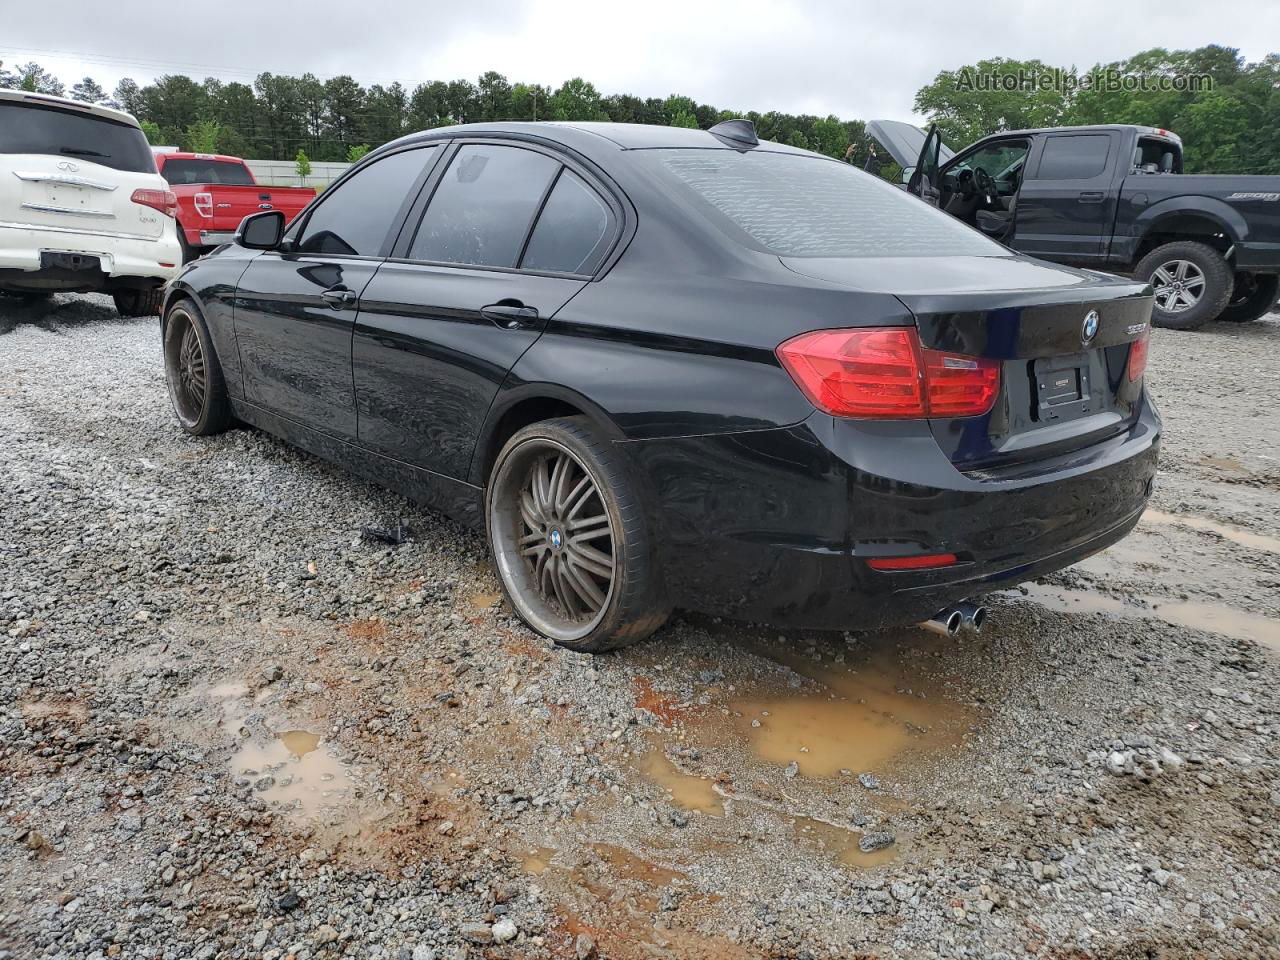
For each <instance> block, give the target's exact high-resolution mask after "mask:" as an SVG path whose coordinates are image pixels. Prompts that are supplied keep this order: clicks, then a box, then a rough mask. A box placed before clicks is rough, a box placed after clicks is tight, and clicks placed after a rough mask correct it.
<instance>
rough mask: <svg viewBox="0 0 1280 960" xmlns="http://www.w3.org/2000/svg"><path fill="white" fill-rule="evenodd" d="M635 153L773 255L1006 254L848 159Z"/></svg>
mask: <svg viewBox="0 0 1280 960" xmlns="http://www.w3.org/2000/svg"><path fill="white" fill-rule="evenodd" d="M644 153H645V154H648V155H649V157H648V158H647V159H644V162H648V163H650V164H653V165H655V166H656V168H657V170H658V171H659V175H660V176H662V177H664V178H666V179H667V180H668V181H669V182H671V183H674V184H676V185H678V188H679V189H680V190H681V191H682V192H683V193H684V194H685V196H686V197H687V198H689V199H691V200H693V204H692V205H693V206H694V207H696V208H698V209H700V210H701V211H702V212H703V214H704V215H706V216H707V217H708V219H710V220H711V221H712V222H714V223H716V225H717V226H719V227H720V228H721V229H723V230H725V231H726V232H727V233H729V234H730V235H731V236H735V237H737V239H739V240H740V241H742V242H744V243H746V244H747V245H748V246H753V247H756V248H757V249H762V250H765V251H767V252H769V253H772V254H775V255H776V256H780V257H915V256H919V257H928V256H987V257H990V256H1007V255H1009V251H1008V250H1006V249H1005V248H1004V247H1002V246H1000V245H999V244H997V243H995V242H994V241H992V240H988V239H987V238H986V237H984V236H982V235H981V234H980V233H978V232H977V231H975V230H973V229H971V228H970V227H967V226H965V225H964V224H963V223H961V222H960V221H959V220H956V219H954V218H953V217H951V216H949V215H947V214H945V213H943V212H941V211H940V210H938V209H937V208H935V207H931V206H929V205H928V204H926V203H924V202H923V201H921V200H919V199H918V198H916V197H914V196H912V195H910V194H908V193H907V192H906V191H904V190H902V189H900V188H899V187H896V186H894V185H893V184H890V183H888V182H886V181H884V180H881V179H880V178H879V177H876V176H873V175H871V174H869V173H863V172H862V171H861V170H857V169H855V168H854V167H852V166H850V165H849V164H847V163H839V162H837V161H835V160H826V159H823V158H822V157H817V156H812V155H805V154H791V153H771V152H768V151H764V150H753V151H750V152H747V153H739V152H738V151H736V150H693V149H682V150H647V151H644Z"/></svg>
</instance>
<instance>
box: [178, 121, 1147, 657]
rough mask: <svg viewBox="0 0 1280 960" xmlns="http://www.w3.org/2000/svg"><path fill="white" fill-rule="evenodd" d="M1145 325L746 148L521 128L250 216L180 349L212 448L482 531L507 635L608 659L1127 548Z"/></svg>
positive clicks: (870, 615) (892, 607)
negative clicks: (662, 639)
mask: <svg viewBox="0 0 1280 960" xmlns="http://www.w3.org/2000/svg"><path fill="white" fill-rule="evenodd" d="M1150 314H1151V294H1150V290H1149V288H1148V287H1146V286H1145V285H1144V284H1141V283H1135V282H1132V281H1128V280H1121V279H1118V278H1115V277H1111V276H1107V275H1105V274H1101V273H1096V272H1093V271H1089V270H1077V269H1072V268H1069V267H1063V266H1057V265H1053V264H1049V263H1044V262H1041V261H1037V260H1033V259H1030V258H1027V257H1024V256H1019V255H1017V254H1014V253H1012V252H1011V251H1009V250H1008V249H1006V248H1005V247H1003V246H1000V245H999V244H997V243H995V242H993V241H991V240H989V239H987V238H985V237H983V236H982V235H981V234H979V233H977V232H976V231H974V230H972V229H970V228H969V227H967V226H965V225H963V224H961V223H959V222H958V221H956V220H954V219H952V218H951V217H949V216H947V215H946V214H945V213H942V212H940V211H938V210H936V209H934V208H932V207H930V206H928V205H927V204H925V203H922V202H921V201H919V200H918V199H916V198H915V197H913V196H910V195H908V194H906V193H904V192H903V191H901V190H899V189H896V188H895V187H893V186H892V185H890V184H888V183H886V182H884V181H882V180H880V179H878V178H876V177H874V176H871V175H869V174H866V173H863V172H861V171H859V170H856V169H854V168H853V167H851V166H849V165H847V164H843V163H839V162H837V161H834V160H831V159H829V158H826V157H823V156H819V155H817V154H813V153H809V152H806V151H804V150H798V149H794V148H791V147H786V146H781V145H778V144H774V143H765V142H759V141H758V140H757V139H756V136H755V134H754V131H753V130H752V128H751V126H750V124H749V123H747V122H746V121H728V122H726V123H722V124H720V125H718V126H717V127H714V128H712V129H711V130H705V131H704V130H687V129H675V128H664V127H652V126H632V125H624V124H593V123H572V124H548V123H538V124H529V123H495V124H483V125H469V126H459V127H451V128H444V129H437V130H432V131H429V132H426V133H422V134H416V135H412V136H409V137H405V138H403V139H401V140H397V141H395V142H394V143H390V144H387V145H386V146H384V147H382V148H380V149H378V150H376V151H374V152H373V153H371V154H369V155H368V156H367V157H365V158H364V159H363V160H362V161H361V162H360V163H359V164H357V165H356V166H355V167H354V168H352V169H351V170H350V171H349V172H348V173H347V174H346V175H345V176H344V177H343V178H342V179H341V180H340V181H339V182H338V183H337V184H336V185H334V186H333V187H331V188H330V189H329V190H327V191H326V192H325V193H324V194H322V195H321V196H320V197H319V198H318V199H317V200H316V201H315V202H314V203H313V204H312V205H311V206H310V207H309V208H308V210H307V211H306V212H305V213H303V214H302V215H301V216H299V217H298V218H297V219H296V220H295V221H294V222H293V223H292V224H291V225H290V226H289V229H288V230H284V229H283V217H282V216H281V215H279V214H278V213H276V212H266V213H260V214H255V215H254V216H251V217H249V218H247V219H246V220H245V222H244V223H243V225H242V226H241V228H240V231H239V233H238V234H237V241H236V243H234V244H230V245H227V246H224V247H222V248H220V249H219V250H217V251H216V252H214V253H213V254H211V255H210V256H207V257H204V258H202V259H200V260H197V261H195V262H193V263H191V264H190V265H188V266H187V267H186V268H185V270H184V271H183V272H182V273H181V274H180V275H179V276H178V277H177V279H175V280H174V281H173V282H172V283H171V285H170V288H169V290H168V293H167V297H166V301H165V309H164V313H163V320H162V330H163V343H164V358H165V372H166V374H167V378H168V383H169V390H170V394H171V397H172V400H173V406H174V408H175V411H176V413H177V417H178V420H179V421H180V422H181V424H182V426H183V428H184V429H186V430H187V431H189V432H190V433H193V434H210V433H214V432H216V431H219V430H223V429H225V428H227V427H228V426H229V425H231V424H232V423H234V422H236V421H240V422H244V423H247V424H251V425H253V426H255V427H258V428H260V429H262V430H266V431H269V432H271V433H273V434H276V435H278V436H279V437H282V438H283V439H285V440H286V441H288V442H289V443H292V444H295V445H297V446H299V447H301V448H304V449H306V450H308V451H311V452H312V453H314V454H316V455H318V456H320V457H324V458H327V459H330V460H333V461H337V462H339V463H341V464H343V465H345V466H346V467H347V468H349V469H350V470H353V471H356V472H358V473H360V474H362V475H364V476H366V477H368V478H371V479H373V480H374V481H376V482H378V483H381V484H384V485H385V486H387V487H390V488H393V489H395V490H398V491H401V492H403V493H405V494H406V495H408V496H410V497H412V498H414V499H416V500H418V501H420V502H422V503H424V504H427V505H429V506H431V507H434V508H436V509H438V510H440V511H442V512H444V513H447V514H449V515H451V516H454V517H456V518H459V519H461V520H463V521H465V522H467V523H469V524H471V525H473V526H474V527H476V528H478V529H482V530H484V531H485V532H486V534H487V536H488V539H489V544H490V546H491V548H492V553H493V557H494V562H495V566H496V569H497V574H498V577H499V579H500V580H501V583H502V587H503V589H504V591H505V592H506V597H507V599H508V601H509V602H510V605H511V607H512V609H513V610H515V611H516V613H518V614H519V615H520V617H521V618H523V619H524V621H525V622H527V623H528V624H529V625H530V626H531V627H532V628H533V629H535V630H537V631H539V632H540V633H542V634H544V635H546V636H547V637H551V638H553V639H554V640H556V641H558V642H560V643H562V644H565V645H566V646H571V647H574V648H577V649H581V650H590V651H598V650H604V649H607V648H610V647H616V646H620V645H622V644H625V643H629V642H632V641H635V640H638V639H640V638H642V637H644V636H646V635H647V634H649V633H651V632H652V631H654V630H655V629H657V628H658V627H659V626H660V625H661V624H662V623H663V621H664V619H665V618H666V617H667V616H668V614H669V612H670V611H671V609H672V608H673V607H680V608H686V609H693V610H698V611H705V612H709V613H714V614H721V615H727V616H732V617H737V618H742V619H752V620H763V621H769V622H772V623H775V624H779V625H789V626H804V627H813V628H836V629H867V628H875V627H882V626H889V625H897V624H908V623H914V622H919V621H924V620H927V619H929V618H930V617H931V616H933V615H934V614H936V613H937V612H938V611H939V610H944V611H945V610H949V609H950V608H951V607H952V605H954V604H956V603H958V602H960V601H962V600H964V599H966V598H969V597H972V596H975V595H980V594H982V593H985V592H988V591H991V590H993V589H996V588H1000V587H1007V586H1010V585H1013V584H1016V583H1018V582H1020V581H1025V580H1028V579H1031V578H1034V577H1038V576H1041V575H1043V574H1045V573H1048V572H1050V571H1053V570H1057V569H1059V568H1061V567H1065V566H1067V565H1068V564H1072V563H1075V562H1076V561H1078V560H1080V559H1082V558H1084V557H1086V556H1088V555H1090V554H1092V553H1095V552H1097V551H1099V550H1102V549H1103V548H1105V547H1107V546H1109V545H1110V544H1112V543H1114V542H1115V541H1116V540H1118V539H1120V538H1121V537H1123V536H1124V535H1125V534H1126V533H1127V532H1128V531H1129V530H1130V529H1131V528H1132V527H1133V526H1134V524H1135V523H1136V522H1137V520H1138V517H1139V515H1140V514H1141V513H1142V511H1143V508H1144V506H1145V504H1146V501H1147V498H1148V496H1149V494H1150V491H1151V485H1152V481H1153V477H1154V475H1155V471H1156V457H1157V451H1158V448H1159V437H1160V420H1159V417H1158V415H1157V412H1156V410H1155V407H1154V406H1153V404H1152V402H1151V399H1150V397H1149V396H1148V394H1147V392H1146V390H1145V388H1144V386H1143V369H1144V367H1145V363H1146V357H1147V336H1148V320H1149V317H1150Z"/></svg>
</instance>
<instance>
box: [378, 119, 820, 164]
mask: <svg viewBox="0 0 1280 960" xmlns="http://www.w3.org/2000/svg"><path fill="white" fill-rule="evenodd" d="M485 134H497V135H503V134H506V135H513V134H514V135H518V136H527V137H536V138H538V139H543V140H552V141H555V142H557V143H561V144H563V145H564V146H567V147H571V148H575V149H580V150H583V151H584V152H591V150H592V148H594V149H597V150H598V149H600V148H602V147H604V148H612V149H615V150H653V149H663V148H666V149H672V148H675V149H679V148H685V149H704V150H707V149H710V150H733V149H742V148H741V147H736V148H735V147H734V145H733V144H732V143H729V142H727V141H725V140H722V139H721V138H720V137H717V136H716V135H715V134H713V133H711V132H709V131H707V130H699V129H694V128H690V127H662V126H657V125H655V124H649V123H604V122H595V121H580V120H573V121H561V120H539V121H522V120H502V121H494V122H490V123H462V124H456V125H454V126H449V127H432V128H431V129H429V130H423V131H421V132H419V133H411V134H409V135H408V136H405V137H401V138H400V139H399V140H393V141H392V142H391V143H387V144H383V145H382V146H380V147H378V148H377V150H376V151H373V152H376V153H381V152H382V151H384V150H386V149H388V148H389V147H393V146H405V145H407V144H410V143H419V142H427V141H431V140H444V139H450V138H454V137H474V136H483V135H485ZM751 149H754V150H763V151H766V152H769V153H799V154H809V155H814V156H821V154H813V153H812V151H809V150H802V149H800V148H799V147H793V146H790V145H788V144H785V143H774V142H773V141H769V140H762V141H761V142H760V145H759V146H758V147H754V148H751Z"/></svg>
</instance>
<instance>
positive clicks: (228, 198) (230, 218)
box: [156, 153, 316, 263]
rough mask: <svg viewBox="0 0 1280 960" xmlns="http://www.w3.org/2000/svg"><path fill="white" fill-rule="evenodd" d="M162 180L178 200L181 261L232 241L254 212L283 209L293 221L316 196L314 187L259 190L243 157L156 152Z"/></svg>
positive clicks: (260, 187) (262, 188)
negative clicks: (246, 218)
mask: <svg viewBox="0 0 1280 960" xmlns="http://www.w3.org/2000/svg"><path fill="white" fill-rule="evenodd" d="M156 166H157V167H159V168H160V176H162V177H164V179H165V180H167V181H168V182H169V188H170V189H171V190H172V191H173V193H174V195H175V196H177V198H178V239H179V240H180V241H181V242H182V262H183V263H186V262H187V261H188V260H194V259H195V258H196V257H198V256H200V254H202V253H205V252H206V251H208V250H209V249H211V248H212V247H216V246H218V245H219V244H223V243H230V242H231V240H232V238H233V237H234V236H235V232H236V228H237V227H239V226H240V221H241V220H243V219H244V218H245V217H247V216H248V215H249V214H251V213H258V212H259V211H262V210H280V211H281V212H283V213H284V217H285V222H286V223H288V222H289V221H291V220H293V218H294V217H296V216H297V215H298V214H300V213H301V212H302V211H303V209H304V208H305V207H306V205H307V204H309V203H310V202H311V201H312V200H313V199H314V198H315V195H316V192H315V190H314V189H312V188H311V187H267V186H260V185H259V184H258V183H257V182H256V181H255V180H254V179H253V174H252V173H251V172H250V170H249V167H248V166H247V165H246V164H245V162H244V161H243V160H241V159H240V158H239V157H224V156H220V155H218V154H213V153H157V154H156Z"/></svg>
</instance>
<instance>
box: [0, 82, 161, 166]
mask: <svg viewBox="0 0 1280 960" xmlns="http://www.w3.org/2000/svg"><path fill="white" fill-rule="evenodd" d="M0 153H40V154H48V155H51V156H56V157H66V158H67V159H69V160H72V161H73V162H74V161H81V160H82V161H85V162H87V163H97V164H101V165H102V166H104V167H110V168H111V169H113V170H123V171H125V172H128V173H155V172H156V160H155V157H154V156H153V155H152V153H151V147H150V145H148V143H147V138H146V137H145V136H143V133H142V131H141V130H139V129H138V128H137V127H135V126H133V125H132V124H128V123H118V122H117V121H115V120H110V119H107V118H106V117H101V116H98V115H97V114H94V113H89V112H88V111H85V112H83V113H79V112H72V111H70V110H60V109H58V108H56V107H48V106H42V105H40V104H35V103H24V102H22V101H16V100H0Z"/></svg>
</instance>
